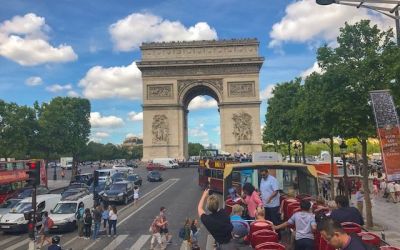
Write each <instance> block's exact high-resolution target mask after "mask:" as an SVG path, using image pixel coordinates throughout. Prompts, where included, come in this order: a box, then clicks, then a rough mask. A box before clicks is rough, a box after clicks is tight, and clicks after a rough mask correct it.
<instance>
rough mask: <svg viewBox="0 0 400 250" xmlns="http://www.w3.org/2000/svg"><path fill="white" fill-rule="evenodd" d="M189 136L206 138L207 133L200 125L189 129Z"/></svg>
mask: <svg viewBox="0 0 400 250" xmlns="http://www.w3.org/2000/svg"><path fill="white" fill-rule="evenodd" d="M189 136H191V137H197V138H205V139H208V133H207V132H206V131H205V130H204V129H203V128H202V127H200V126H199V127H196V128H191V129H189Z"/></svg>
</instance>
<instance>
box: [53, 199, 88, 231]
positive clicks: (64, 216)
mask: <svg viewBox="0 0 400 250" xmlns="http://www.w3.org/2000/svg"><path fill="white" fill-rule="evenodd" d="M80 204H83V207H84V208H92V207H93V194H89V195H88V194H84V193H82V194H81V195H78V196H69V197H66V198H65V199H63V200H61V201H59V202H58V203H57V205H56V206H55V207H54V209H52V210H50V214H49V217H50V218H51V219H52V220H53V221H54V226H53V227H52V228H51V229H50V231H73V230H75V228H76V225H77V224H76V216H75V215H76V212H77V211H78V208H79V205H80Z"/></svg>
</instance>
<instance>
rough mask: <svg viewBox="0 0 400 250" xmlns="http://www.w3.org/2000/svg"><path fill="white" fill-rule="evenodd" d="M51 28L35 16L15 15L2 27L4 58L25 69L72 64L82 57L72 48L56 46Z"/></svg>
mask: <svg viewBox="0 0 400 250" xmlns="http://www.w3.org/2000/svg"><path fill="white" fill-rule="evenodd" d="M49 30H50V28H49V27H48V26H47V25H46V23H45V19H44V18H43V17H40V16H37V15H36V14H34V13H28V14H26V15H25V16H14V17H13V18H12V19H11V20H6V21H4V22H2V23H1V24H0V56H4V57H6V58H8V59H10V60H12V61H15V62H17V63H19V64H20V65H23V66H34V65H38V64H43V63H57V62H69V61H74V60H76V59H77V58H78V56H77V55H76V54H75V52H74V50H73V49H72V47H71V46H68V45H65V44H61V45H59V46H58V47H53V46H52V45H50V44H49V43H48V37H47V35H46V33H47V32H48V31H49Z"/></svg>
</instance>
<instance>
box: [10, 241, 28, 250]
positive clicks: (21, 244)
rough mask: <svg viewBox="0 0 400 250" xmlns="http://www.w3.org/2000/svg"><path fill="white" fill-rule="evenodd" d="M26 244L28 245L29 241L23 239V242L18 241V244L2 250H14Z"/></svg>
mask: <svg viewBox="0 0 400 250" xmlns="http://www.w3.org/2000/svg"><path fill="white" fill-rule="evenodd" d="M28 243H29V239H25V240H23V241H20V242H18V243H16V244H14V245H12V246H10V247H7V248H6V249H4V250H15V249H17V248H19V247H22V246H23V245H26V244H28Z"/></svg>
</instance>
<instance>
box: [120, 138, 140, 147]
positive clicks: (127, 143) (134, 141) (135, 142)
mask: <svg viewBox="0 0 400 250" xmlns="http://www.w3.org/2000/svg"><path fill="white" fill-rule="evenodd" d="M139 145H143V139H142V138H139V137H136V136H131V137H128V138H126V139H125V140H124V142H123V143H122V147H123V148H127V149H132V148H133V147H135V146H139Z"/></svg>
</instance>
